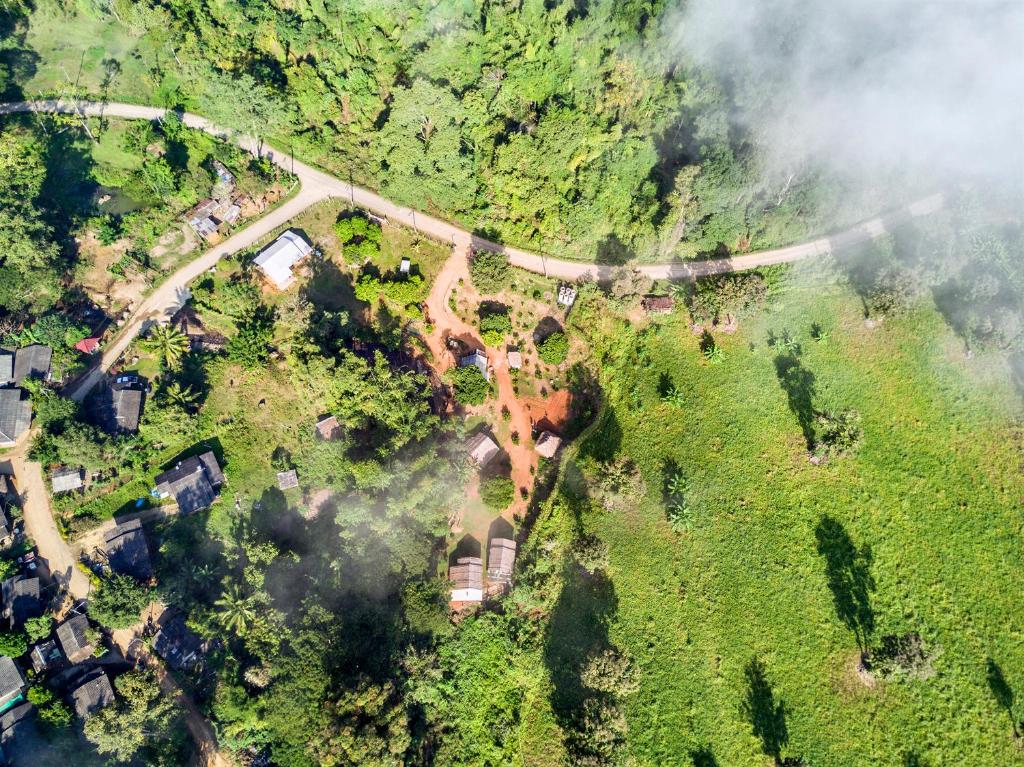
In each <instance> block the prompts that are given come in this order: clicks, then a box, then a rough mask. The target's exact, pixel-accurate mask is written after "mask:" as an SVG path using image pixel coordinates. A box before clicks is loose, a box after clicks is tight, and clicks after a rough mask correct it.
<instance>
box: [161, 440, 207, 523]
mask: <svg viewBox="0 0 1024 767" xmlns="http://www.w3.org/2000/svg"><path fill="white" fill-rule="evenodd" d="M223 484H224V475H223V474H222V473H221V470H220V465H219V464H218V463H217V457H216V456H215V455H214V454H213V452H212V451H209V450H207V451H206V452H205V453H202V454H201V455H194V456H192V457H191V458H186V459H185V460H184V461H180V462H179V463H178V465H177V466H175V467H174V468H173V469H171V470H169V471H165V472H164V473H163V474H161V475H159V476H158V477H157V478H156V491H155V492H156V495H157V497H158V498H170V497H171V496H174V500H175V501H177V503H178V509H179V510H180V511H181V513H182V514H191V513H192V512H193V511H199V510H200V509H205V508H207V507H209V506H210V505H211V504H212V503H213V502H214V501H215V500H216V499H217V490H218V489H219V488H220V486H221V485H223Z"/></svg>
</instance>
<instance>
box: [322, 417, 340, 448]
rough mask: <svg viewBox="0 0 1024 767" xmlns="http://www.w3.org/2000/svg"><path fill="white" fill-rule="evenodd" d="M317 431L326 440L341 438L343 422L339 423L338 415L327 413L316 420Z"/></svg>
mask: <svg viewBox="0 0 1024 767" xmlns="http://www.w3.org/2000/svg"><path fill="white" fill-rule="evenodd" d="M316 433H317V436H318V437H319V438H320V439H322V440H324V441H326V442H331V441H333V440H336V439H341V424H339V423H338V419H337V417H336V416H333V415H325V416H323V417H322V418H321V419H320V420H319V421H317V422H316Z"/></svg>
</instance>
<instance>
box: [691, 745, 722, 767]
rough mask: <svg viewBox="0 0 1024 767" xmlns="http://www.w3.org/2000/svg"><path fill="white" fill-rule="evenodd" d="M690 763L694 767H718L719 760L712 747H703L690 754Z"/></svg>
mask: <svg viewBox="0 0 1024 767" xmlns="http://www.w3.org/2000/svg"><path fill="white" fill-rule="evenodd" d="M690 761H692V762H693V767H718V760H717V759H715V754H714V752H712V750H711V746H702V747H700V748H698V749H697V750H696V751H691V752H690Z"/></svg>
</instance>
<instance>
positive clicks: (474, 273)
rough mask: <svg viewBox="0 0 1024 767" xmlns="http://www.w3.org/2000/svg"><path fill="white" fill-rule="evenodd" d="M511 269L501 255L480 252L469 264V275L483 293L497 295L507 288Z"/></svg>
mask: <svg viewBox="0 0 1024 767" xmlns="http://www.w3.org/2000/svg"><path fill="white" fill-rule="evenodd" d="M510 269H511V267H510V266H509V265H508V259H507V258H506V257H505V256H504V255H503V254H501V253H491V252H490V251H478V252H476V253H474V254H473V258H472V259H471V260H470V262H469V275H470V277H472V278H473V284H474V285H475V286H476V289H477V290H479V291H480V292H481V293H497V292H498V291H499V290H501V289H502V288H504V287H505V285H506V283H507V281H508V274H509V270H510Z"/></svg>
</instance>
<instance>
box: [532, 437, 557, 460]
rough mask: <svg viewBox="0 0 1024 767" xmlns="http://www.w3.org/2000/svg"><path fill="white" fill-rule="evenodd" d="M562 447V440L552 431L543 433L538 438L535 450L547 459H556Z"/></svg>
mask: <svg viewBox="0 0 1024 767" xmlns="http://www.w3.org/2000/svg"><path fill="white" fill-rule="evenodd" d="M561 445H562V438H561V437H559V436H558V435H556V434H553V433H551V432H550V431H542V432H541V433H540V436H539V437H537V442H536V443H535V444H534V446H533V447H534V449H535V450H536V451H537V453H538V454H539V455H542V456H544V457H545V458H554V457H555V453H557V452H558V448H559V447H560V446H561Z"/></svg>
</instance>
